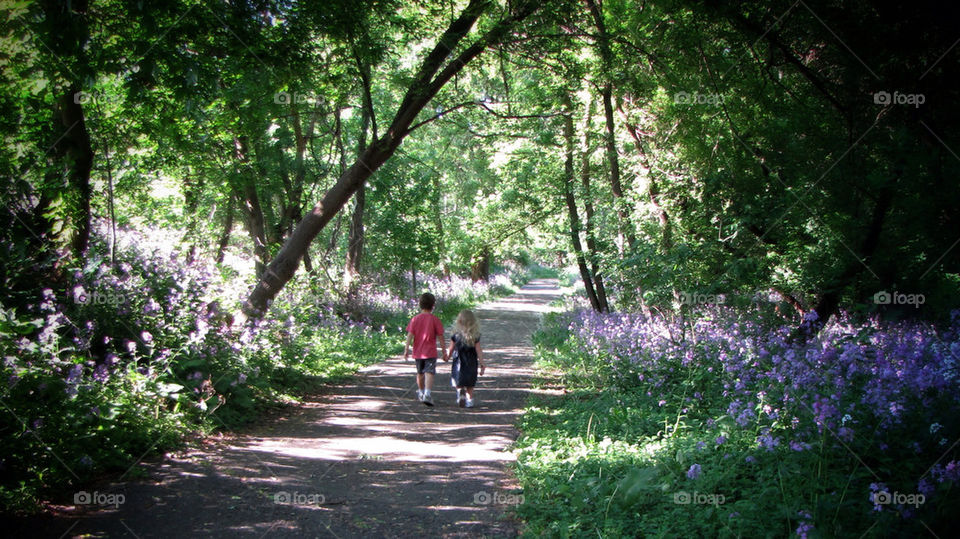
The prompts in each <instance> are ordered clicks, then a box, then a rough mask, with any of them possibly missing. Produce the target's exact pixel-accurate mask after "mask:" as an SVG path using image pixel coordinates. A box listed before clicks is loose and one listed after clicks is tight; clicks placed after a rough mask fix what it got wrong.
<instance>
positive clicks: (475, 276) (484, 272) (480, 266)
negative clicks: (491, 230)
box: [470, 245, 490, 282]
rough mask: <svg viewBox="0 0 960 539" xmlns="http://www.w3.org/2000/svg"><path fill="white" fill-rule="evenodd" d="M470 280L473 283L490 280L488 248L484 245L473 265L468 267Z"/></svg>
mask: <svg viewBox="0 0 960 539" xmlns="http://www.w3.org/2000/svg"><path fill="white" fill-rule="evenodd" d="M470 280H472V281H473V282H477V281H483V282H488V281H489V280H490V248H489V247H487V246H486V245H484V246H483V248H481V249H480V252H479V253H477V255H476V257H475V258H474V259H473V264H471V265H470Z"/></svg>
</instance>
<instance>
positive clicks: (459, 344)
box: [450, 333, 480, 387]
mask: <svg viewBox="0 0 960 539" xmlns="http://www.w3.org/2000/svg"><path fill="white" fill-rule="evenodd" d="M450 339H451V340H453V344H454V347H453V365H452V366H451V368H450V380H451V382H452V383H453V385H454V386H456V387H474V386H476V385H477V367H478V365H479V361H478V359H477V347H476V346H467V345H465V344H464V343H463V336H462V335H460V334H459V333H454V334H453V336H452V337H450ZM476 342H480V337H479V336H478V337H477V341H476ZM474 344H476V343H474Z"/></svg>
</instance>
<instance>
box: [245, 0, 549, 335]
mask: <svg viewBox="0 0 960 539" xmlns="http://www.w3.org/2000/svg"><path fill="white" fill-rule="evenodd" d="M489 5H490V2H489V1H487V0H471V1H470V3H469V4H468V5H467V7H466V8H464V10H463V12H462V13H461V14H460V16H459V17H458V18H457V19H456V20H454V21H453V22H452V23H451V24H450V26H449V27H448V28H447V30H446V31H445V32H444V33H443V35H442V36H440V39H439V40H438V41H437V44H436V46H435V47H434V48H433V50H432V51H431V52H430V54H428V55H427V57H426V58H425V59H424V61H423V63H422V64H421V66H420V69H419V70H418V71H417V73H416V75H415V76H414V77H413V82H412V83H411V84H410V86H409V88H408V90H407V93H406V95H405V96H404V98H403V101H401V103H400V106H399V108H398V109H397V113H396V115H395V116H394V118H393V122H392V123H391V124H390V127H389V128H388V129H387V131H386V133H384V135H383V136H382V137H380V138H378V139H377V140H375V141H374V142H373V143H372V144H371V145H370V146H368V147H367V148H366V150H365V151H364V152H363V153H362V154H361V155H360V157H359V158H358V159H357V161H356V162H355V163H354V164H353V165H352V166H350V168H348V169H347V170H346V171H344V172H343V174H341V175H340V178H339V179H338V180H337V182H336V183H335V184H334V185H333V187H331V188H330V190H328V191H327V192H326V194H324V196H323V198H322V199H321V200H320V202H319V203H318V204H317V205H316V206H314V208H313V209H312V210H311V211H310V212H309V213H308V214H307V215H306V216H305V217H304V218H303V220H301V221H300V224H299V225H297V227H296V229H294V231H293V233H292V234H291V235H290V237H289V238H287V241H286V242H285V243H284V245H283V247H281V249H280V252H279V253H277V256H276V257H274V259H273V261H272V262H270V264H269V266H268V267H267V269H266V271H265V272H264V273H263V275H262V276H261V277H260V280H259V282H258V283H257V285H256V286H255V287H254V289H253V291H252V292H251V293H250V295H249V296H248V297H247V300H246V301H245V302H244V304H243V311H244V313H245V314H246V315H247V316H248V317H262V316H263V315H264V314H265V313H266V310H267V308H268V306H269V304H270V302H271V301H272V300H273V298H274V297H276V295H277V293H278V292H280V290H281V289H282V288H283V287H284V285H286V284H287V282H288V281H290V279H291V278H292V277H293V275H294V273H296V271H297V267H298V266H299V265H300V259H301V258H303V255H304V253H305V252H306V251H307V248H308V247H309V246H310V242H312V241H313V239H314V238H315V237H316V236H317V234H319V233H320V231H321V230H323V227H324V226H326V224H327V223H328V222H330V219H332V218H333V216H334V215H336V214H337V213H338V212H339V211H340V210H341V209H342V208H343V206H344V204H346V202H347V200H349V199H350V197H351V196H353V194H354V193H356V192H357V190H358V189H360V188H361V187H363V184H364V182H365V181H366V180H367V178H369V177H370V175H371V174H373V172H374V171H375V170H377V169H378V168H380V166H381V165H383V163H385V162H386V161H387V159H389V158H390V156H391V155H393V153H394V152H395V151H396V149H397V148H398V147H399V146H400V144H401V143H402V142H403V139H404V137H406V136H407V135H408V134H409V132H410V126H411V125H412V124H413V121H414V120H415V119H416V117H417V115H418V114H419V113H420V111H421V110H423V108H424V107H425V106H426V105H427V104H428V103H429V102H430V101H431V100H432V99H433V97H434V96H435V95H436V94H437V92H439V91H440V89H441V88H442V87H443V86H444V85H445V84H446V83H447V82H448V81H449V80H450V79H451V78H453V76H454V75H456V74H457V73H459V72H460V70H462V69H463V67H464V66H465V65H467V63H468V62H470V61H471V60H472V59H474V58H475V57H477V56H478V55H479V54H480V53H481V52H483V51H484V50H485V49H486V48H487V47H488V46H490V45H492V44H496V43H499V42H500V40H501V39H503V38H504V37H506V36H507V35H508V34H509V33H510V31H511V30H512V28H513V26H514V25H515V24H516V23H517V22H519V21H521V20H523V19H524V18H526V17H527V16H528V15H529V14H531V13H533V12H534V11H535V10H536V9H537V7H538V5H537V3H536V2H533V1H529V0H528V1H526V2H524V3H523V4H522V5H521V6H520V7H518V8H516V11H515V12H514V13H513V14H512V15H511V16H508V17H505V18H503V19H501V20H500V21H499V22H498V23H496V24H495V25H494V26H493V27H492V28H491V29H490V30H489V31H487V32H486V33H485V34H484V36H483V37H482V38H480V39H478V40H477V41H476V42H474V43H473V44H472V45H470V46H469V47H467V48H466V49H464V50H463V52H461V53H460V54H459V55H458V56H457V57H456V58H454V59H453V60H451V61H450V62H448V63H447V64H446V66H445V67H444V66H443V63H444V61H445V60H447V58H448V57H449V56H450V54H451V53H452V51H453V50H454V49H455V48H456V47H457V45H458V44H459V43H460V41H461V40H462V39H463V38H464V36H466V35H467V33H468V32H469V31H470V29H471V28H472V27H473V25H474V23H475V22H476V20H477V18H479V17H480V15H481V14H482V13H483V12H484V11H485V10H486V9H487V7H488V6H489Z"/></svg>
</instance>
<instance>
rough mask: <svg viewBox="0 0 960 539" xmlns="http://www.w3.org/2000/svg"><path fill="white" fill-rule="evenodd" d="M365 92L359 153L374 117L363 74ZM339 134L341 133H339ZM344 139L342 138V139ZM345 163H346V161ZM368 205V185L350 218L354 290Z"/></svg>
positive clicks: (348, 276)
mask: <svg viewBox="0 0 960 539" xmlns="http://www.w3.org/2000/svg"><path fill="white" fill-rule="evenodd" d="M357 64H358V65H359V66H360V72H361V75H363V73H364V69H363V67H362V66H363V65H364V64H363V63H362V62H360V60H359V58H358V59H357ZM363 81H364V85H363V88H364V90H363V93H364V103H365V105H364V107H363V112H362V117H361V120H360V137H359V138H358V141H357V155H361V154H362V153H363V151H364V150H365V149H366V147H367V131H368V129H369V126H370V123H371V121H372V120H373V119H374V118H373V116H374V113H373V100H372V98H371V97H370V87H369V77H368V76H363ZM339 120H340V118H339V115H338V116H337V123H338V125H339ZM338 136H339V133H338ZM374 138H376V126H374ZM340 140H341V141H342V138H341V139H340ZM340 147H341V153H340V156H341V157H340V158H341V161H344V160H345V155H344V153H343V151H342V148H343V143H342V142H341V143H340ZM344 165H345V163H344ZM366 206H367V192H366V187H365V186H364V187H361V188H360V189H359V190H358V191H357V194H356V196H354V206H353V216H352V218H351V219H350V231H349V233H348V235H347V260H346V264H345V265H346V268H345V269H346V272H345V274H344V279H345V281H346V284H347V289H348V290H352V285H353V282H354V281H355V280H356V278H357V276H359V275H360V261H361V259H362V258H363V242H364V239H365V238H364V229H363V212H364V210H365V209H366Z"/></svg>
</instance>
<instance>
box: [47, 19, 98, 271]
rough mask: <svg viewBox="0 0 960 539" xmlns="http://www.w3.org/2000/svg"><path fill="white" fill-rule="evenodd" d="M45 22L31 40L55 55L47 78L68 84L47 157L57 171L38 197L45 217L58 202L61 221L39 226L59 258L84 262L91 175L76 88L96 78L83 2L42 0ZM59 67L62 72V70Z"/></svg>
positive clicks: (90, 154)
mask: <svg viewBox="0 0 960 539" xmlns="http://www.w3.org/2000/svg"><path fill="white" fill-rule="evenodd" d="M39 4H40V9H41V10H42V11H43V21H42V22H41V23H40V24H39V26H38V28H40V29H41V31H42V32H43V34H44V35H42V36H34V37H38V39H39V40H40V41H41V42H42V43H43V46H44V48H45V50H46V51H49V52H50V53H51V54H52V55H53V59H52V60H51V61H53V60H55V61H54V62H53V65H51V72H50V73H48V74H47V78H48V79H56V78H61V79H62V80H65V81H67V82H68V84H67V87H66V89H65V90H66V91H65V92H64V93H63V94H61V95H60V96H58V97H57V99H56V102H55V103H54V106H53V113H54V114H53V121H54V124H55V128H54V131H55V133H56V135H54V136H55V142H54V143H53V145H52V146H51V147H50V148H49V149H47V151H46V153H48V154H50V155H52V156H55V158H56V161H57V163H56V166H58V167H60V170H58V171H53V170H51V171H49V172H48V173H47V178H48V179H49V180H52V181H49V182H47V183H46V186H47V187H45V188H44V189H42V190H41V192H40V193H39V197H38V198H39V204H38V210H39V211H41V212H42V213H41V215H45V214H46V213H47V210H48V209H51V208H52V207H53V205H55V204H57V203H58V202H59V203H60V204H62V207H63V209H64V212H63V214H62V217H63V220H62V221H60V222H56V221H51V220H50V219H49V218H47V217H44V218H43V222H45V224H46V225H47V229H48V231H49V232H53V233H55V235H52V236H51V237H53V238H56V240H57V243H59V244H60V245H59V246H58V247H59V248H61V249H63V251H65V252H63V253H61V255H67V254H68V253H69V255H72V256H73V257H74V258H75V259H77V260H79V259H82V258H83V255H84V253H85V252H86V250H87V246H88V245H89V243H90V194H91V190H90V171H91V170H92V168H93V157H94V152H93V147H92V145H91V143H90V133H89V132H88V131H87V124H86V118H85V116H84V112H83V105H82V102H83V101H85V99H84V95H85V94H83V93H82V92H81V89H82V87H81V86H80V85H81V83H82V81H84V80H86V79H87V78H89V79H94V78H95V76H94V74H93V73H91V72H90V69H89V66H88V65H87V60H86V53H85V50H86V49H85V47H84V45H85V44H86V42H87V40H88V39H89V29H88V22H87V21H88V18H87V15H88V14H87V7H88V2H87V0H75V1H73V2H59V1H55V0H44V1H42V2H40V3H39ZM61 67H63V69H61Z"/></svg>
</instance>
